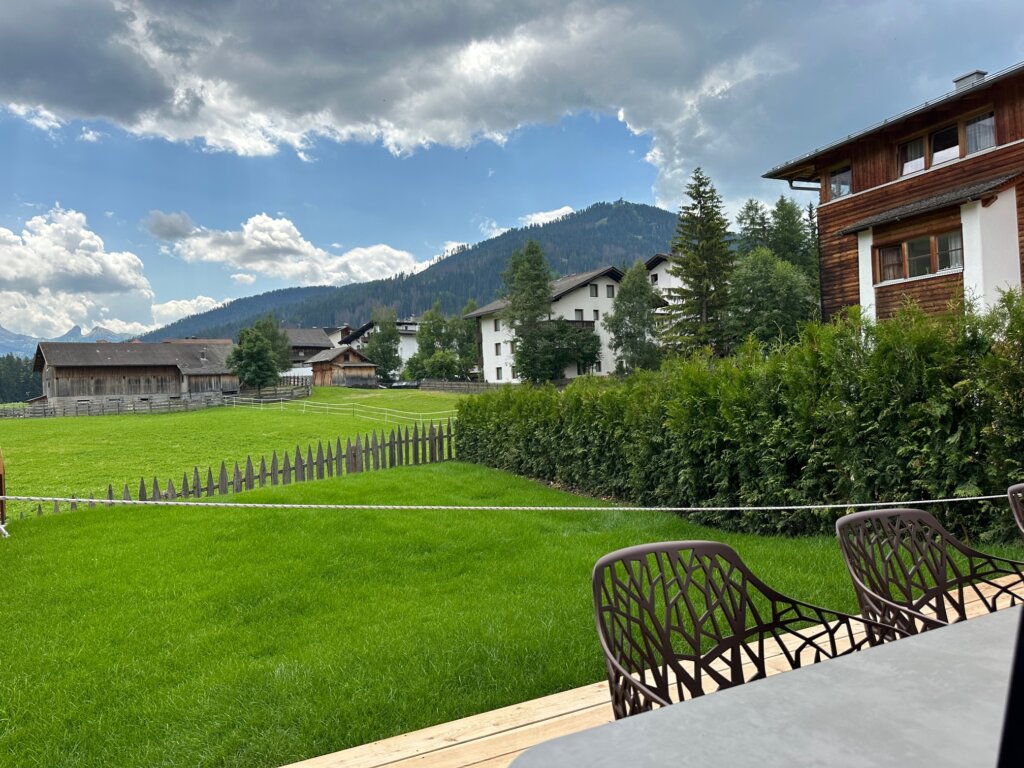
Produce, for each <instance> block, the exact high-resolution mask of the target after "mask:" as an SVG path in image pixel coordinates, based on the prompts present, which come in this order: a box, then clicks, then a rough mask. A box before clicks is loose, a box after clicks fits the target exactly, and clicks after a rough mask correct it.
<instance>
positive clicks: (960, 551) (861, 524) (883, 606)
mask: <svg viewBox="0 0 1024 768" xmlns="http://www.w3.org/2000/svg"><path fill="white" fill-rule="evenodd" d="M836 534H837V536H838V537H839V548H840V550H841V551H842V553H843V559H844V560H845V561H846V566H847V568H848V569H849V571H850V575H851V577H852V579H853V586H854V590H855V591H856V593H857V600H858V601H859V602H860V606H861V610H862V614H863V616H864V617H865V618H869V619H873V620H875V621H879V622H882V623H885V624H890V625H892V626H895V627H898V628H900V629H901V630H903V631H904V632H907V633H908V634H915V633H917V632H923V631H925V630H928V629H934V628H935V627H940V626H944V625H946V624H951V623H953V622H956V621H961V620H963V619H966V618H967V606H968V603H972V602H980V603H981V605H983V606H984V608H985V609H986V610H988V611H995V610H998V609H999V608H1003V607H1008V606H1010V605H1016V604H1017V603H1019V602H1024V571H1022V570H1021V567H1022V565H1024V564H1021V563H1016V562H1014V561H1012V560H1005V559H1003V558H1000V557H996V556H994V555H987V554H985V553H983V552H979V551H977V550H975V549H972V548H971V547H968V546H967V545H965V544H964V543H963V542H961V541H960V540H959V539H957V538H956V537H955V536H953V535H952V534H951V533H950V532H949V531H947V530H946V529H945V528H943V527H942V525H941V524H940V523H939V521H938V520H936V519H935V518H934V517H933V516H932V515H930V514H928V513H927V512H924V511H922V510H919V509H881V510H872V511H869V512H857V513H854V514H852V515H847V516H845V517H841V518H839V520H837V521H836Z"/></svg>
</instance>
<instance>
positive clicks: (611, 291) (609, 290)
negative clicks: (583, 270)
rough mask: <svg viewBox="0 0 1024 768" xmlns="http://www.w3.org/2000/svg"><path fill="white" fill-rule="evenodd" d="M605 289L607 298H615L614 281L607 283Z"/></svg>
mask: <svg viewBox="0 0 1024 768" xmlns="http://www.w3.org/2000/svg"><path fill="white" fill-rule="evenodd" d="M605 291H607V296H608V298H609V299H614V298H615V283H609V284H608V285H606V286H605Z"/></svg>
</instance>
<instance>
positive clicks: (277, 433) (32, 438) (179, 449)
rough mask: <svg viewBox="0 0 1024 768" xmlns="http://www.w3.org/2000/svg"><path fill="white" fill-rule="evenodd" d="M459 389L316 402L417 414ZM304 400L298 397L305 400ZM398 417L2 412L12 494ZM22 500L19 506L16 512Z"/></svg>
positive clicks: (118, 483) (319, 396)
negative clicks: (34, 415) (30, 415)
mask: <svg viewBox="0 0 1024 768" xmlns="http://www.w3.org/2000/svg"><path fill="white" fill-rule="evenodd" d="M458 400H459V396H458V395H452V394H449V393H440V392H419V391H415V390H413V391H408V390H405V391H402V390H395V391H390V390H353V389H342V388H336V387H322V388H317V389H315V390H314V391H313V396H312V397H311V398H310V402H313V403H328V404H331V405H336V406H344V405H346V404H349V403H359V404H362V405H368V406H373V407H376V408H391V409H395V410H398V411H404V412H410V413H430V412H437V411H446V410H451V409H453V408H454V407H455V404H456V403H457V402H458ZM301 402H303V401H298V403H301ZM394 427H395V420H394V419H393V418H391V419H387V418H385V417H384V416H383V415H382V416H381V417H380V418H376V419H367V418H355V417H353V416H352V415H351V414H349V413H338V414H331V413H323V412H313V411H312V410H310V411H309V412H306V413H303V412H302V411H301V410H298V409H297V408H295V407H287V408H286V409H285V410H274V409H266V410H252V409H247V408H230V407H224V408H208V409H205V410H200V411H192V412H188V413H171V414H157V415H148V414H147V415H125V416H74V417H64V418H53V419H4V420H0V450H2V451H3V453H4V460H5V463H6V466H7V478H8V479H7V492H8V493H10V494H12V495H20V496H38V495H56V496H70V495H77V496H79V497H87V496H88V495H89V493H94V494H96V496H97V497H99V496H101V495H102V494H103V493H104V492H105V491H106V488H107V485H108V484H112V485H113V486H114V489H115V492H116V493H117V495H118V496H120V494H121V490H122V488H123V487H124V485H125V484H126V483H127V484H128V487H129V488H130V489H131V491H132V494H133V495H134V494H135V492H136V490H137V489H138V486H139V478H141V477H146V478H147V479H148V481H149V482H150V483H152V479H153V477H154V476H155V477H158V478H159V479H160V483H161V485H163V484H164V483H166V482H167V480H168V479H173V480H174V481H175V484H176V485H180V480H181V475H182V473H183V472H188V473H189V477H191V474H192V467H193V466H198V467H199V469H200V472H201V473H202V476H203V478H204V479H205V476H206V473H205V469H206V467H213V468H214V473H215V474H216V471H217V468H218V467H219V466H220V462H221V461H226V462H228V468H229V471H230V468H231V466H233V463H234V462H235V461H238V462H244V461H245V457H246V456H247V455H250V454H251V455H252V456H253V459H254V460H256V459H258V457H259V456H261V455H267V456H269V455H270V453H271V452H272V451H277V452H278V455H279V456H280V454H281V452H282V451H289V450H290V451H294V450H295V447H296V445H298V446H301V447H302V449H303V452H305V448H306V446H307V445H309V444H313V445H316V443H317V441H323V442H324V444H325V446H326V442H327V441H328V440H330V441H333V440H335V439H336V438H338V437H340V438H341V442H342V444H343V445H344V443H345V439H346V438H348V437H351V438H352V439H355V437H356V435H357V434H366V433H368V432H371V431H373V430H374V429H377V430H380V429H387V430H390V429H392V428H394ZM17 509H18V507H15V510H16V511H17Z"/></svg>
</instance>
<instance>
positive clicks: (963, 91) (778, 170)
mask: <svg viewBox="0 0 1024 768" xmlns="http://www.w3.org/2000/svg"><path fill="white" fill-rule="evenodd" d="M1022 72H1024V61H1022V62H1020V63H1018V64H1014V65H1013V66H1010V67H1007V68H1006V69H1004V70H1002V71H1000V72H996V73H995V74H994V75H988V76H986V77H985V78H984V79H982V80H979V81H977V82H975V83H972V84H971V85H966V86H963V87H961V88H957V89H955V90H952V91H950V92H948V93H946V94H943V95H942V96H939V97H938V98H935V99H932V100H930V101H926V102H924V104H919V105H918V106H916V107H912V108H910V109H908V110H906V111H904V112H901V113H900V114H898V115H894V116H893V117H889V118H886V119H885V120H882V121H881V122H880V123H875V124H874V125H872V126H869V127H868V128H865V129H864V130H862V131H858V132H857V133H851V134H850V135H849V136H847V137H846V138H844V139H839V140H838V141H833V142H832V143H831V144H826V145H825V146H823V147H818V148H817V149H814V150H811V151H810V152H807V153H806V154H803V155H801V156H800V157H797V158H795V159H793V160H790V161H789V162H788V163H782V164H781V165H777V166H775V167H774V168H772V169H771V170H770V171H768V172H767V173H765V174H764V176H763V177H762V178H765V179H790V180H792V181H811V180H812V179H813V178H816V176H815V173H816V171H815V169H814V161H815V159H816V158H817V157H818V155H823V154H825V153H826V152H831V151H832V150H834V149H839V148H840V147H842V146H844V145H846V144H850V143H852V142H854V141H858V140H859V139H863V138H864V137H866V136H870V135H871V134H873V133H878V132H879V131H882V130H885V129H886V128H889V127H890V126H892V125H893V124H895V123H899V122H902V121H904V120H909V119H910V118H912V117H916V116H917V115H920V114H923V113H925V112H927V111H929V110H932V109H935V108H936V107H939V106H942V105H944V104H948V103H950V102H953V101H956V100H957V99H961V98H963V97H964V96H968V95H970V94H975V93H978V92H979V91H982V90H984V89H986V88H988V87H989V86H991V85H993V84H994V83H998V82H999V81H1001V80H1005V79H1006V78H1008V77H1013V76H1014V75H1017V74H1020V73H1022Z"/></svg>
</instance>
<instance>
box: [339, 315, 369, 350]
mask: <svg viewBox="0 0 1024 768" xmlns="http://www.w3.org/2000/svg"><path fill="white" fill-rule="evenodd" d="M371 328H373V321H372V320H371V321H370V322H368V323H363V324H362V325H360V326H359V327H358V328H356V329H355V330H354V331H352V332H351V333H350V334H349V335H348V336H343V337H342V339H341V346H345V345H346V344H351V343H352V342H354V341H358V340H359V339H361V338H362V337H363V334H365V333H366V332H367V331H368V330H370V329H371Z"/></svg>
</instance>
